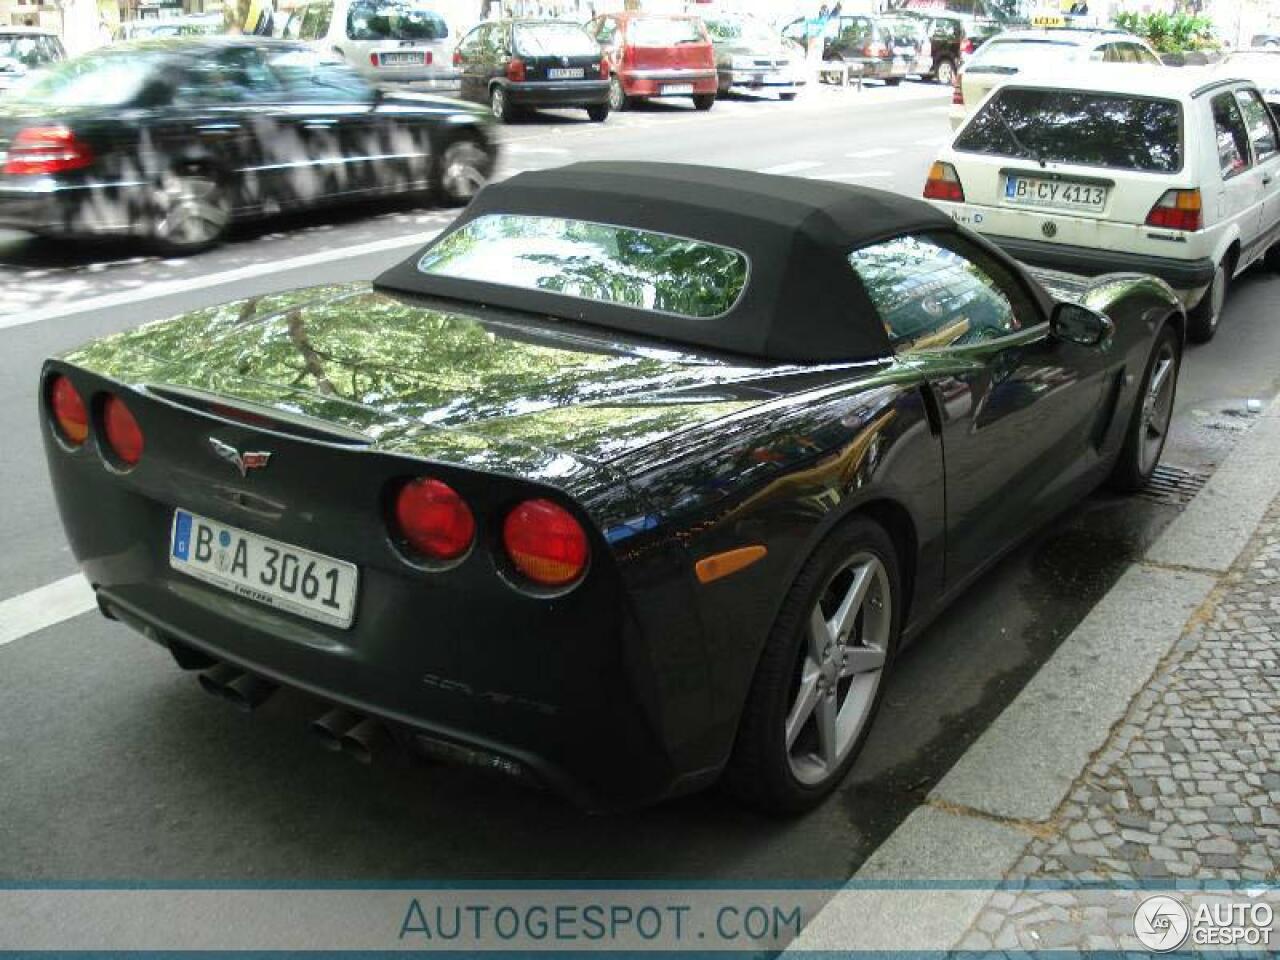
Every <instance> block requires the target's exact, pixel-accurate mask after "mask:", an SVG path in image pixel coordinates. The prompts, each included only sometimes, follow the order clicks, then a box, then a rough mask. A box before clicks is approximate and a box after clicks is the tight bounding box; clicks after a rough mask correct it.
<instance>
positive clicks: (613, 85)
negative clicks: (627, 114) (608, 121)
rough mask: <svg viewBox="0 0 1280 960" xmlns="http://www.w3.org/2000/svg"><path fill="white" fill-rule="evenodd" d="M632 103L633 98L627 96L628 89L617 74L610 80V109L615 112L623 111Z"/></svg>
mask: <svg viewBox="0 0 1280 960" xmlns="http://www.w3.org/2000/svg"><path fill="white" fill-rule="evenodd" d="M630 105H631V100H630V98H629V97H628V96H627V91H626V90H624V89H623V87H622V81H621V80H619V79H618V77H617V76H616V75H615V76H614V77H613V78H612V79H611V80H610V81H609V109H610V110H612V111H613V112H614V113H621V112H622V111H623V110H625V109H627V107H629V106H630Z"/></svg>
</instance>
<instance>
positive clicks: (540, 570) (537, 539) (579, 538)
mask: <svg viewBox="0 0 1280 960" xmlns="http://www.w3.org/2000/svg"><path fill="white" fill-rule="evenodd" d="M502 542H503V545H504V546H505V547H506V550H507V556H508V557H509V558H510V559H511V563H512V564H513V565H514V566H515V568H516V570H518V571H519V572H520V573H521V574H522V575H523V576H525V577H527V578H528V579H529V580H531V581H532V582H533V583H536V584H538V585H539V586H543V587H566V586H568V585H569V584H571V583H573V582H575V581H576V580H577V579H578V578H579V577H581V576H582V573H583V571H584V570H586V568H587V558H588V556H589V555H590V548H589V547H588V545H587V535H586V533H585V532H584V531H583V529H582V526H581V525H580V524H579V523H578V521H577V520H575V519H574V518H573V514H571V513H569V511H568V510H566V509H564V507H561V506H558V505H557V504H554V503H552V502H551V501H550V500H541V499H539V500H526V501H525V502H524V503H522V504H520V505H519V506H517V507H516V508H515V509H514V510H512V511H511V512H510V513H509V514H507V519H506V521H505V522H504V523H503V525H502Z"/></svg>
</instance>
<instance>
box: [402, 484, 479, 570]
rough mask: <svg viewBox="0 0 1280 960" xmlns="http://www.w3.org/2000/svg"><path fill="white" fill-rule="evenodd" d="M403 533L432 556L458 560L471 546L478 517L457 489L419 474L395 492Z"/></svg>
mask: <svg viewBox="0 0 1280 960" xmlns="http://www.w3.org/2000/svg"><path fill="white" fill-rule="evenodd" d="M395 521H396V527H397V528H398V530H399V532H400V535H401V536H402V537H404V539H405V541H406V542H407V543H408V544H409V546H411V547H412V548H413V549H414V550H415V551H416V552H418V553H420V554H421V555H422V556H424V557H426V558H427V559H429V560H438V561H448V560H457V559H458V558H459V557H461V556H462V555H463V554H464V553H466V552H467V551H468V550H470V549H471V542H472V540H474V539H475V535H476V518H475V516H474V515H473V514H472V513H471V508H470V507H468V506H467V503H466V501H465V500H463V499H462V497H460V496H459V495H458V492H457V491H456V490H454V489H453V487H451V486H449V485H448V484H447V483H443V482H441V481H440V480H432V479H429V478H427V477H419V478H418V479H417V480H411V481H410V482H409V483H406V484H405V485H404V486H403V487H401V488H400V492H399V494H397V495H396V502H395Z"/></svg>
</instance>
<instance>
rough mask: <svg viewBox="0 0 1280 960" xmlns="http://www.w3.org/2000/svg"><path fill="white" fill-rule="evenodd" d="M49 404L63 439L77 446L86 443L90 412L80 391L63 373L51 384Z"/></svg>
mask: <svg viewBox="0 0 1280 960" xmlns="http://www.w3.org/2000/svg"><path fill="white" fill-rule="evenodd" d="M49 406H50V407H51V408H52V409H53V419H54V421H55V422H56V423H57V424H58V430H59V431H60V432H61V433H62V439H63V440H65V441H67V443H69V444H72V445H73V446H77V447H78V446H80V444H82V443H84V441H85V438H86V437H88V436H89V413H88V411H87V410H86V409H85V405H84V399H83V398H82V397H81V396H80V393H79V391H78V390H76V388H75V386H74V385H73V384H72V383H71V381H70V380H69V379H67V378H66V377H64V376H63V375H62V374H58V375H56V376H55V377H54V378H53V381H52V383H51V384H50V385H49Z"/></svg>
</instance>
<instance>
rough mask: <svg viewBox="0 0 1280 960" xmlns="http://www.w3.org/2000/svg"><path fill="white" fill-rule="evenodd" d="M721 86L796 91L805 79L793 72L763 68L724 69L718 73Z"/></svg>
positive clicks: (725, 87) (738, 88)
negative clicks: (794, 74)
mask: <svg viewBox="0 0 1280 960" xmlns="http://www.w3.org/2000/svg"><path fill="white" fill-rule="evenodd" d="M718 75H719V78H720V86H721V88H724V89H732V90H775V91H782V92H787V91H795V90H799V89H800V88H802V87H803V86H804V78H803V77H801V76H793V75H792V74H791V71H789V70H786V69H783V70H770V69H767V68H764V67H761V68H760V69H759V70H734V69H732V68H729V67H724V68H722V69H721V70H720V71H719V72H718Z"/></svg>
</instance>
